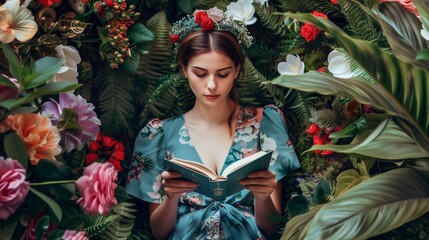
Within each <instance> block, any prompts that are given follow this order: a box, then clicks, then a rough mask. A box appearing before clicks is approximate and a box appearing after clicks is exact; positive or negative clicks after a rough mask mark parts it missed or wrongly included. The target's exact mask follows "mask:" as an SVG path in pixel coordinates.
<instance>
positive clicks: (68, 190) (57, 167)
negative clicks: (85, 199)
mask: <svg viewBox="0 0 429 240" xmlns="http://www.w3.org/2000/svg"><path fill="white" fill-rule="evenodd" d="M36 172H37V175H38V176H39V178H40V180H41V181H43V182H51V181H61V180H74V175H73V172H72V170H71V168H70V167H69V166H68V165H67V164H65V163H62V162H59V161H56V160H49V159H42V160H40V161H39V162H38V163H37V165H36ZM45 187H46V188H47V189H48V190H49V192H51V193H52V194H53V195H56V196H57V197H60V198H64V199H67V198H70V197H72V196H73V194H75V191H76V185H75V184H74V183H64V184H52V185H45Z"/></svg>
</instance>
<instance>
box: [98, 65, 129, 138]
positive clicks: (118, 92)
mask: <svg viewBox="0 0 429 240" xmlns="http://www.w3.org/2000/svg"><path fill="white" fill-rule="evenodd" d="M105 71H107V74H106V72H105ZM100 74H102V75H103V77H102V78H100V79H99V81H97V82H95V85H94V89H97V90H98V105H97V106H98V108H99V109H98V112H99V115H98V117H99V118H100V120H101V122H102V126H103V132H104V133H105V134H106V135H109V136H119V135H123V134H124V133H125V134H127V135H128V136H130V137H133V136H134V131H135V129H136V126H135V125H134V124H133V122H134V121H133V118H134V112H135V109H134V94H133V93H134V88H133V84H132V79H133V78H132V76H131V75H130V74H128V73H127V72H125V71H121V70H120V69H118V70H115V71H109V70H107V69H104V70H102V71H100Z"/></svg>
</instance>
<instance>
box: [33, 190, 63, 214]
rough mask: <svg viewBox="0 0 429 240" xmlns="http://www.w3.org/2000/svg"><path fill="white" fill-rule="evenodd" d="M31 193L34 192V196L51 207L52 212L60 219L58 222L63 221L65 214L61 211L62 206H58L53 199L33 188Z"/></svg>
mask: <svg viewBox="0 0 429 240" xmlns="http://www.w3.org/2000/svg"><path fill="white" fill-rule="evenodd" d="M30 192H32V193H33V194H35V195H36V196H38V197H39V198H40V199H42V200H43V201H44V202H45V203H46V204H47V205H48V206H49V208H50V209H51V210H52V212H53V213H54V215H55V217H56V218H57V219H58V221H61V219H62V217H63V212H62V210H61V207H60V205H58V203H57V202H55V201H54V200H52V198H50V197H48V196H47V195H46V194H44V193H42V192H39V191H37V190H36V189H34V188H32V187H30Z"/></svg>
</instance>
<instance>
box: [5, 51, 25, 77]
mask: <svg viewBox="0 0 429 240" xmlns="http://www.w3.org/2000/svg"><path fill="white" fill-rule="evenodd" d="M0 47H1V48H2V49H3V53H4V55H5V57H6V58H7V60H8V62H9V72H10V74H12V76H13V77H14V78H16V79H17V80H18V81H19V82H20V83H22V81H23V79H22V78H23V71H22V69H23V68H24V66H23V65H22V64H21V63H20V62H19V59H18V57H17V56H16V54H15V53H14V52H13V51H12V49H11V48H10V46H9V45H7V44H5V43H1V44H0Z"/></svg>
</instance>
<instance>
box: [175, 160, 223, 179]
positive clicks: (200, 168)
mask: <svg viewBox="0 0 429 240" xmlns="http://www.w3.org/2000/svg"><path fill="white" fill-rule="evenodd" d="M169 161H171V162H174V163H176V164H178V165H180V166H183V167H185V168H188V169H191V170H193V171H195V172H199V173H201V174H204V175H206V176H208V177H209V178H210V179H212V180H216V179H219V178H220V179H224V177H220V176H218V175H217V174H216V173H215V172H214V171H213V170H212V169H210V168H209V167H207V166H205V165H203V164H201V163H198V162H194V161H189V160H184V159H179V158H173V159H171V160H169Z"/></svg>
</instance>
